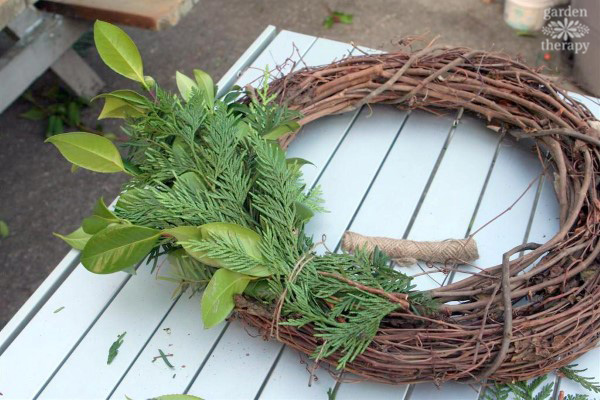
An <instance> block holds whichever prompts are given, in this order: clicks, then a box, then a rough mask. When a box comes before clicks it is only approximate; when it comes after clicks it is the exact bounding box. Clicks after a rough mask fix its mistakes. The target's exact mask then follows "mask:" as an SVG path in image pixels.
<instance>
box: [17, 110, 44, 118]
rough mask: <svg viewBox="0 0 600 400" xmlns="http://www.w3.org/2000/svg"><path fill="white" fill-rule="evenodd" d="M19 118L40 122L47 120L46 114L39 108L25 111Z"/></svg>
mask: <svg viewBox="0 0 600 400" xmlns="http://www.w3.org/2000/svg"><path fill="white" fill-rule="evenodd" d="M19 116H20V117H21V118H25V119H29V120H31V121H39V120H42V119H44V118H46V113H45V112H44V111H43V110H42V109H41V108H39V107H31V108H30V109H29V110H27V111H25V112H24V113H22V114H20V115H19Z"/></svg>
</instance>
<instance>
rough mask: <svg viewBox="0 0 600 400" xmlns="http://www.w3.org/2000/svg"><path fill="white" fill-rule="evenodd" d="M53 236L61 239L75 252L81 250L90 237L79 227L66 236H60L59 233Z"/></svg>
mask: <svg viewBox="0 0 600 400" xmlns="http://www.w3.org/2000/svg"><path fill="white" fill-rule="evenodd" d="M53 235H54V236H56V237H58V238H61V239H62V240H64V241H65V242H67V243H68V244H69V246H71V247H72V248H74V249H77V250H83V248H84V247H85V244H86V243H87V242H88V240H89V239H90V238H91V237H92V235H90V234H89V233H85V232H84V231H83V228H81V227H79V228H77V230H75V231H74V232H71V233H69V234H68V235H61V234H60V233H53Z"/></svg>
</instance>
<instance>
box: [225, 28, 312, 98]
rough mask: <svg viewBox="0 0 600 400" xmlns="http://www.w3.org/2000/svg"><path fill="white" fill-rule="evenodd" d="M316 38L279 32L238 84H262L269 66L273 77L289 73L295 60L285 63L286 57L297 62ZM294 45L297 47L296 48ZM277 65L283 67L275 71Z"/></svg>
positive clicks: (242, 85)
mask: <svg viewBox="0 0 600 400" xmlns="http://www.w3.org/2000/svg"><path fill="white" fill-rule="evenodd" d="M316 39H317V38H315V37H314V36H308V35H303V34H301V33H296V32H290V31H281V32H279V34H278V35H277V36H276V37H275V39H273V41H272V42H271V43H270V44H269V46H268V47H267V48H266V49H265V51H263V52H262V53H261V54H260V56H258V57H257V58H256V60H254V62H253V63H252V66H250V67H249V68H248V69H247V70H246V71H244V73H243V74H242V76H241V77H240V79H238V80H237V81H236V85H239V86H241V87H244V86H246V85H249V84H252V85H253V86H256V85H258V84H260V82H261V78H262V76H263V74H264V71H265V69H266V68H267V67H268V68H269V71H271V72H272V73H271V77H272V78H275V77H278V76H281V74H286V73H288V72H289V71H290V70H291V68H292V67H293V62H288V63H286V64H285V65H283V64H284V62H285V61H286V59H288V58H290V60H292V61H296V62H297V61H298V58H299V56H302V55H304V53H306V51H307V50H308V49H309V48H310V46H312V44H313V43H314V42H315V40H316ZM294 46H295V47H296V48H295V49H294ZM277 67H281V70H280V71H279V72H276V71H275V68H277Z"/></svg>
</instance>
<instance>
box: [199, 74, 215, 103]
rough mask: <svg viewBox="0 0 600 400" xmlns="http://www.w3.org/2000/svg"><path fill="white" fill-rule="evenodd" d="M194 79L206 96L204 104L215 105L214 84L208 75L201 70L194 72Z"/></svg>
mask: <svg viewBox="0 0 600 400" xmlns="http://www.w3.org/2000/svg"><path fill="white" fill-rule="evenodd" d="M194 78H196V83H197V84H198V89H200V90H201V91H202V92H203V93H204V94H205V96H206V102H207V103H208V105H209V106H211V107H212V105H213V104H214V103H215V84H214V82H213V80H212V78H211V77H210V75H209V74H207V73H206V72H204V71H202V70H201V69H195V70H194Z"/></svg>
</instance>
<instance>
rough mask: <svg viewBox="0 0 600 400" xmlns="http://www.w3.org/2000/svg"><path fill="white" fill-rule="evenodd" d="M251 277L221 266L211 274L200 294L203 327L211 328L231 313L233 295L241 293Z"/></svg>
mask: <svg viewBox="0 0 600 400" xmlns="http://www.w3.org/2000/svg"><path fill="white" fill-rule="evenodd" d="M251 280H252V278H251V277H250V276H248V275H243V274H240V273H237V272H233V271H229V270H228V269H225V268H221V269H218V270H217V272H215V274H214V275H213V277H212V278H211V280H210V282H209V283H208V285H207V286H206V289H205V290H204V293H203V294H202V321H203V322H204V328H205V329H208V328H212V327H213V326H215V325H217V324H218V323H220V322H222V321H223V320H225V318H227V316H228V315H229V314H230V313H231V311H232V310H233V306H234V301H233V296H234V295H236V294H242V293H243V292H244V289H246V286H248V283H249V282H250V281H251Z"/></svg>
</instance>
